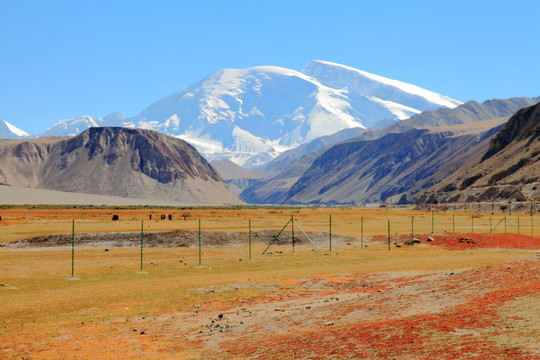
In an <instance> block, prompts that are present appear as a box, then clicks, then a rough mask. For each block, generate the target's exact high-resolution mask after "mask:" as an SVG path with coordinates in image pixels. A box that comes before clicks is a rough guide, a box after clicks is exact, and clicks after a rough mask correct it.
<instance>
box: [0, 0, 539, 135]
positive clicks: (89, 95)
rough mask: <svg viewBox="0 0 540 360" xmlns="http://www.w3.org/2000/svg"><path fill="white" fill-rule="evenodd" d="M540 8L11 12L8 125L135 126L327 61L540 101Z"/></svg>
mask: <svg viewBox="0 0 540 360" xmlns="http://www.w3.org/2000/svg"><path fill="white" fill-rule="evenodd" d="M538 14H540V1H536V0H534V1H533V0H531V1H519V0H517V1H512V2H509V1H497V0H492V1H471V0H469V1H461V0H453V1H414V0H409V1H391V0H386V1H362V0H356V1H344V0H343V1H340V0H334V1H317V0H311V1H295V0H288V1H281V0H272V1H256V0H251V1H234V0H229V1H225V0H223V1H205V0H198V1H163V0H152V1H150V0H148V1H135V0H134V1H122V0H115V1H110V0H107V1H101V0H91V1H90V0H78V1H76V0H69V1H67V0H66V1H47V0H40V1H39V0H34V1H28V0H0V118H3V119H4V120H6V121H8V122H10V123H12V124H14V125H15V126H17V127H19V128H21V129H22V130H25V131H27V132H29V133H31V134H36V133H39V132H41V131H43V130H45V129H46V128H48V127H49V126H51V125H52V124H53V123H55V122H56V121H59V120H62V119H67V118H73V117H76V116H81V115H91V116H94V117H100V116H105V115H107V114H109V113H111V112H113V111H118V112H121V113H124V114H125V115H126V116H134V115H136V114H137V113H139V112H140V111H142V110H143V109H144V108H146V107H147V106H148V105H150V104H151V103H153V102H155V101H157V100H159V99H161V98H163V97H165V96H167V95H170V94H172V93H174V92H176V91H178V90H181V89H182V88H184V87H185V86H187V85H189V84H191V83H193V82H195V81H198V80H200V79H202V78H203V77H205V76H207V75H209V74H211V73H212V72H214V71H216V70H219V69H221V68H245V67H251V66H258V65H275V66H283V67H287V68H290V69H294V70H302V68H303V67H304V66H305V65H307V63H309V62H310V61H311V60H314V59H318V60H326V61H332V62H336V63H341V64H344V65H348V66H352V67H355V68H358V69H361V70H365V71H368V72H371V73H374V74H378V75H381V76H386V77H389V78H393V79H397V80H401V81H405V82H409V83H413V84H415V85H418V86H421V87H424V88H426V89H429V90H432V91H435V92H438V93H441V94H443V95H447V96H450V97H453V98H455V99H458V100H460V101H467V100H476V101H479V102H481V101H484V100H487V99H492V98H508V97H514V96H540V47H539V46H538V34H539V33H540V32H539V30H538V26H539V24H538V16H539V15H538Z"/></svg>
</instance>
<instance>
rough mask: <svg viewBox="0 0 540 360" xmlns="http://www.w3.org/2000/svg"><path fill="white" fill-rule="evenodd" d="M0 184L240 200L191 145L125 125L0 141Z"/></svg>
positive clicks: (203, 200)
mask: <svg viewBox="0 0 540 360" xmlns="http://www.w3.org/2000/svg"><path fill="white" fill-rule="evenodd" d="M0 183H2V184H4V185H11V186H17V187H30V188H41V189H50V190H60V191H70V192H80V193H91V194H101V195H114V196H125V197H138V198H152V199H166V200H173V201H179V202H186V203H192V204H225V203H240V202H241V201H240V200H239V199H238V198H237V197H236V196H235V195H234V194H232V193H231V192H230V191H229V190H228V188H227V186H226V185H225V183H224V182H223V180H222V178H221V177H220V176H219V175H218V173H217V172H216V171H215V170H214V169H213V168H212V167H211V166H210V165H209V164H208V162H207V161H206V160H205V159H204V158H203V157H202V156H201V155H200V154H199V153H198V152H197V151H196V150H195V149H194V148H193V147H192V146H191V145H189V144H187V143H186V142H185V141H183V140H180V139H176V138H172V137H168V136H165V135H162V134H159V133H157V132H155V131H149V130H140V129H130V128H114V127H104V128H90V129H88V130H86V131H84V132H83V133H81V134H80V135H78V136H75V137H72V138H44V139H31V140H3V141H1V142H0Z"/></svg>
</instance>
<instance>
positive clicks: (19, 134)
mask: <svg viewBox="0 0 540 360" xmlns="http://www.w3.org/2000/svg"><path fill="white" fill-rule="evenodd" d="M27 136H30V134H28V133H27V132H26V131H23V130H21V129H19V128H18V127H16V126H14V125H13V124H10V123H8V122H7V121H6V120H3V119H0V139H20V138H24V137H27Z"/></svg>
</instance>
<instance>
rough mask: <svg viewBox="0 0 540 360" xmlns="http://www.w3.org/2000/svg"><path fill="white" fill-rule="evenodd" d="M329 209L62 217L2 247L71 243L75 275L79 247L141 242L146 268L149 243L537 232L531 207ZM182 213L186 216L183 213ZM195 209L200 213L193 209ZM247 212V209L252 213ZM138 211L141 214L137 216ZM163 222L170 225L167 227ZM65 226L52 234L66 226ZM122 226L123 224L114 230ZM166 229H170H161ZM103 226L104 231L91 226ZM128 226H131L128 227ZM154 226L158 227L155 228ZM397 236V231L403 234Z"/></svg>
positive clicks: (338, 242)
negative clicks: (509, 210) (500, 209)
mask: <svg viewBox="0 0 540 360" xmlns="http://www.w3.org/2000/svg"><path fill="white" fill-rule="evenodd" d="M328 212H329V213H328V214H327V215H324V214H323V215H321V212H320V211H319V212H318V213H317V214H316V216H315V215H314V213H310V210H306V209H303V210H292V211H291V210H289V209H286V210H276V211H274V212H272V211H270V212H268V211H267V212H265V213H262V214H259V215H258V214H257V213H256V212H247V211H244V212H238V214H237V216H236V217H235V218H234V220H232V219H231V218H230V216H229V217H227V218H221V216H220V214H219V212H216V213H215V214H213V216H209V217H208V219H205V218H198V217H197V216H193V215H192V214H187V213H185V212H184V213H183V214H178V213H174V214H167V215H166V216H159V217H156V216H155V215H154V218H152V215H147V216H148V217H147V218H146V219H144V220H142V219H141V220H139V219H136V216H132V217H128V218H127V219H125V220H122V218H123V217H124V216H123V215H121V216H120V217H119V216H118V215H116V214H113V215H112V216H111V220H110V221H104V222H103V223H98V224H96V222H95V221H89V220H87V219H73V220H71V221H69V223H68V222H67V221H66V220H59V221H58V222H55V223H51V224H50V227H51V229H49V230H48V229H47V227H48V224H47V223H45V224H41V226H40V231H41V232H42V233H44V234H45V235H41V236H37V237H30V238H26V239H23V240H20V241H17V242H12V243H8V244H6V243H5V242H3V243H2V247H6V248H25V247H40V246H41V247H43V246H50V247H54V246H56V247H57V246H64V247H65V246H70V247H71V257H72V264H71V277H70V278H69V279H76V277H75V259H76V251H75V250H76V249H77V248H85V247H86V248H88V247H94V248H95V247H97V248H108V247H131V248H138V249H140V267H139V271H138V272H141V273H144V272H145V271H144V249H145V248H147V247H191V248H197V249H198V264H197V266H203V249H204V248H209V247H220V246H249V260H251V259H252V244H255V243H256V244H259V245H264V246H266V248H265V250H264V251H263V252H262V254H258V255H264V254H265V253H267V251H268V249H269V248H270V247H271V246H274V245H275V246H279V245H285V244H287V245H288V246H290V245H292V252H293V253H294V249H295V246H309V247H313V248H314V249H316V250H318V251H319V252H320V253H321V254H328V253H332V251H333V247H334V248H336V247H340V246H343V245H347V246H348V245H360V247H361V248H363V247H364V242H365V241H366V242H367V241H369V240H370V239H371V238H372V237H374V236H378V237H379V238H380V237H381V236H382V238H386V239H387V240H388V250H390V243H391V241H394V239H396V238H399V239H401V238H402V236H403V235H407V236H410V239H411V241H412V240H413V239H414V237H415V236H417V235H420V234H490V233H497V234H501V233H507V234H522V235H529V236H535V232H537V233H538V234H540V224H538V223H537V221H538V219H537V218H538V217H537V216H536V214H535V213H534V212H531V213H528V214H526V213H518V212H514V213H512V214H510V213H501V212H499V213H495V212H494V213H482V212H477V211H470V210H463V209H461V210H458V209H452V210H449V208H441V207H439V206H437V207H433V208H432V209H431V210H424V211H409V210H407V211H402V210H395V209H385V208H380V209H370V210H365V211H364V212H362V211H358V210H355V209H347V208H344V209H332V210H331V211H330V210H329V211H328ZM182 215H183V216H182ZM198 215H200V214H198ZM250 215H251V216H250ZM139 217H140V215H139ZM165 225H167V226H165ZM64 226H65V228H66V230H67V229H69V232H64V233H63V234H58V233H55V230H56V229H59V228H61V227H64ZM115 228H121V229H122V230H123V231H114V230H115ZM164 228H169V230H163V229H164ZM96 229H100V230H101V232H96ZM126 229H128V230H129V229H132V230H131V231H126ZM158 229H159V230H158ZM0 230H1V229H0ZM400 236H401V237H400Z"/></svg>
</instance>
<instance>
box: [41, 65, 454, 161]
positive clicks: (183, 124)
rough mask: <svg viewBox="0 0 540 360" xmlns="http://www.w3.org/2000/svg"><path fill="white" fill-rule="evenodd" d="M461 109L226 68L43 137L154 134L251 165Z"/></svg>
mask: <svg viewBox="0 0 540 360" xmlns="http://www.w3.org/2000/svg"><path fill="white" fill-rule="evenodd" d="M459 104H460V102H458V101H456V100H453V99H450V98H447V97H445V96H442V95H439V94H436V93H433V92H431V91H428V90H425V89H421V88H419V87H417V86H414V85H411V84H406V83H403V82H400V81H397V80H392V79H387V78H384V77H381V76H378V75H373V74H369V73H367V72H364V71H360V70H357V69H354V68H351V67H347V66H343V65H339V64H333V63H329V62H323V61H313V62H311V63H310V64H309V65H308V66H307V67H306V68H305V69H304V70H303V71H302V72H298V71H294V70H289V69H285V68H280V67H275V66H259V67H253V68H248V69H222V70H219V71H217V72H215V73H213V74H211V75H210V76H208V77H206V78H204V79H202V80H201V81H199V82H197V83H194V84H192V85H190V86H188V87H186V88H184V89H182V90H180V91H179V92H177V93H175V94H172V95H170V96H168V97H165V98H163V99H162V100H159V101H157V102H155V103H154V104H152V105H150V106H149V107H147V108H146V109H145V110H143V111H142V112H141V113H140V114H138V115H136V116H134V117H132V118H127V119H126V118H121V117H117V118H115V119H111V118H109V116H107V117H105V118H102V119H101V118H100V119H93V118H91V117H88V116H85V117H81V118H76V119H72V120H63V121H61V122H59V123H57V124H55V125H54V126H53V127H51V128H50V129H48V130H47V131H45V133H43V134H41V136H45V135H71V134H75V133H79V132H80V131H82V130H84V128H83V127H84V126H86V127H89V126H112V125H115V126H129V127H137V128H142V129H152V130H156V131H159V132H162V133H164V134H167V135H172V136H176V137H179V138H181V139H184V140H186V141H188V142H190V143H191V144H193V145H194V146H195V147H196V148H197V149H198V150H199V151H200V152H201V153H202V154H203V155H204V156H205V157H206V158H207V159H208V160H218V159H223V158H226V159H229V160H232V161H234V162H236V163H237V164H239V165H242V166H247V167H253V166H257V165H261V164H264V163H266V162H268V161H270V160H271V159H273V158H274V157H276V156H277V155H279V154H280V153H282V152H283V151H285V150H288V149H291V148H294V147H297V146H299V145H301V144H304V143H306V142H309V141H311V140H314V139H315V138H318V137H320V136H324V135H330V134H333V133H336V132H338V131H340V130H343V129H348V128H355V127H370V126H372V125H375V124H376V123H377V122H379V121H380V120H382V119H392V120H402V119H406V118H408V117H410V116H411V115H414V114H417V113H420V112H421V111H423V110H428V109H435V108H438V107H441V106H442V107H450V108H452V107H455V106H457V105H459Z"/></svg>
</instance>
